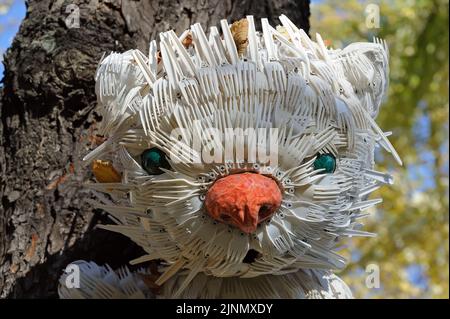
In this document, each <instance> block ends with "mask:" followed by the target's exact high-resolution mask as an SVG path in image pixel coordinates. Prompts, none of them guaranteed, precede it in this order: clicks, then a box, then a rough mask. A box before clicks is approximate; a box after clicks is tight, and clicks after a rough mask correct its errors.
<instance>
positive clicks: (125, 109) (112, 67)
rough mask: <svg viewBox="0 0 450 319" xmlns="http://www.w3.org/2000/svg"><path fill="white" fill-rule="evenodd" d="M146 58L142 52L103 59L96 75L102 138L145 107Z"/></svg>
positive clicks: (113, 54) (113, 55)
mask: <svg viewBox="0 0 450 319" xmlns="http://www.w3.org/2000/svg"><path fill="white" fill-rule="evenodd" d="M146 59H147V58H146V57H145V56H144V55H143V54H142V53H141V52H140V51H139V50H130V51H127V52H124V53H114V52H113V53H111V54H109V55H108V56H106V57H104V58H103V59H102V60H101V61H100V63H99V66H98V68H97V71H96V74H95V93H96V95H97V108H96V111H97V112H98V113H99V114H100V115H101V116H102V121H101V126H100V128H99V134H101V135H111V134H113V133H114V132H115V131H116V130H117V128H118V127H120V126H121V124H122V123H123V122H124V120H125V119H127V118H129V117H130V115H133V114H135V113H136V112H137V111H139V109H140V108H141V107H142V95H141V93H142V91H143V90H144V89H145V86H146V84H147V77H146V74H145V71H146V69H144V70H143V68H142V67H141V64H145V68H147V69H148V66H147V62H146Z"/></svg>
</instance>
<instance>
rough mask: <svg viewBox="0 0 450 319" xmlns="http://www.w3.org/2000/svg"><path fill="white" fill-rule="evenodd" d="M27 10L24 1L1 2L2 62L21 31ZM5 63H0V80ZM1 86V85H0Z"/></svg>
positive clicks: (0, 41) (0, 43) (0, 33)
mask: <svg viewBox="0 0 450 319" xmlns="http://www.w3.org/2000/svg"><path fill="white" fill-rule="evenodd" d="M25 13H26V8H25V1H23V0H0V61H1V62H3V54H4V53H5V51H6V50H7V49H8V48H9V47H10V45H11V42H12V40H13V38H14V36H15V35H16V33H17V31H18V30H19V26H20V22H21V21H22V20H23V18H24V17H25ZM3 71H4V67H3V63H0V78H1V79H3ZM0 85H1V84H0Z"/></svg>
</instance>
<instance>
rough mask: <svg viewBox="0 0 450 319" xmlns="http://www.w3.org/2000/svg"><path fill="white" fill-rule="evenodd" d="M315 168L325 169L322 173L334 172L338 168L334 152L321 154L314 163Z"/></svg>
mask: <svg viewBox="0 0 450 319" xmlns="http://www.w3.org/2000/svg"><path fill="white" fill-rule="evenodd" d="M313 166H314V169H315V170H317V169H325V170H324V171H322V172H321V173H322V174H326V173H333V172H334V170H335V169H336V158H335V157H334V156H333V155H332V154H320V155H318V156H317V158H316V160H315V161H314V163H313Z"/></svg>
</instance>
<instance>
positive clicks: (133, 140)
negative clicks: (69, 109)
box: [85, 16, 399, 285]
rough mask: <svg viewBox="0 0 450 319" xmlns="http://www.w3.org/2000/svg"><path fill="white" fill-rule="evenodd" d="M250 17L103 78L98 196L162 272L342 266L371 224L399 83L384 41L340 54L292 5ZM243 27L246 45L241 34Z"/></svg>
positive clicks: (125, 57)
mask: <svg viewBox="0 0 450 319" xmlns="http://www.w3.org/2000/svg"><path fill="white" fill-rule="evenodd" d="M280 20H281V22H282V24H283V27H281V28H277V29H275V28H273V27H271V26H270V25H269V24H268V23H267V20H266V19H263V20H262V26H263V30H262V32H256V31H255V27H254V23H253V18H252V17H247V19H245V20H241V21H240V22H238V23H237V24H233V26H232V27H231V28H230V27H229V25H228V24H227V22H226V21H222V23H221V26H222V34H221V35H220V34H219V31H218V30H217V29H216V28H211V31H210V34H209V38H207V37H206V35H205V33H204V31H203V30H202V28H201V27H200V25H199V24H196V25H193V26H192V27H191V29H190V30H188V31H186V32H185V33H183V35H182V36H181V37H180V38H179V37H177V36H176V35H175V33H174V32H173V31H169V32H166V33H162V34H161V35H160V38H161V41H160V42H159V49H158V46H157V43H156V42H155V41H152V43H151V45H150V54H149V57H150V58H149V59H148V58H147V57H146V56H145V55H144V54H142V53H141V52H140V51H138V50H131V51H128V52H125V53H122V54H117V53H112V54H110V55H109V56H107V57H106V58H105V59H103V60H102V61H101V63H100V65H99V68H98V71H97V74H96V89H97V96H98V102H99V112H100V114H101V115H102V116H103V121H102V132H101V133H102V134H104V135H105V136H106V137H107V140H106V141H105V142H104V143H103V144H101V145H100V146H99V147H98V148H96V149H95V150H93V151H92V152H91V153H90V154H89V155H88V156H87V157H86V158H85V160H86V161H88V162H93V163H94V165H93V167H94V175H95V176H96V179H97V183H93V184H91V185H90V187H92V188H93V189H95V190H97V191H100V192H101V193H106V195H104V194H103V195H102V194H100V193H99V194H98V196H99V203H97V205H96V206H97V207H99V208H103V209H104V210H106V211H108V212H109V213H110V214H111V215H112V216H113V217H114V218H115V220H116V222H117V225H107V226H103V228H106V229H109V230H112V231H117V232H120V233H122V234H124V235H126V236H128V237H130V238H131V239H132V240H133V241H134V242H136V243H137V244H139V245H140V246H142V247H143V248H144V250H145V251H146V252H147V255H146V256H143V257H142V258H139V260H136V261H135V262H142V261H147V260H152V259H161V260H164V261H165V262H167V265H168V266H167V268H166V269H165V270H164V273H163V275H162V276H161V278H160V279H159V280H158V282H157V283H159V284H162V283H163V282H164V281H166V280H167V279H168V278H170V277H171V276H172V275H174V274H175V273H177V272H178V271H180V270H182V269H185V270H188V272H189V275H188V276H187V279H186V283H185V285H187V284H188V282H189V281H190V280H191V279H192V278H193V277H194V276H195V275H196V274H197V273H199V272H204V273H206V274H207V275H213V276H218V277H243V278H246V277H247V278H248V277H256V276H259V275H264V274H283V273H288V272H293V271H296V270H298V269H300V268H307V269H310V268H326V269H334V268H342V267H343V266H344V265H345V260H344V259H343V258H342V257H341V256H339V255H338V254H336V253H335V250H336V249H337V248H339V247H338V246H339V244H340V241H341V239H342V238H344V237H349V236H366V235H370V234H368V233H366V232H364V231H362V230H360V226H361V225H360V224H359V220H360V218H361V217H363V216H364V214H365V213H364V210H365V209H367V208H369V207H371V206H373V205H375V204H377V203H379V200H367V195H368V194H369V193H370V192H372V191H373V190H375V189H377V188H378V187H379V186H380V185H381V184H383V183H391V177H390V176H389V175H387V174H383V173H380V172H377V171H374V170H373V167H374V156H373V154H374V148H375V147H376V146H377V145H379V146H381V147H383V148H385V149H386V150H388V151H389V152H391V153H392V154H394V156H395V157H396V159H398V160H399V158H398V155H397V154H396V153H395V150H394V149H393V148H392V146H391V144H390V143H389V141H388V140H387V138H386V136H385V134H384V133H383V132H382V131H381V130H380V129H379V128H378V126H377V125H376V123H375V122H374V117H375V116H376V114H377V113H378V109H379V106H380V103H381V100H382V98H383V96H384V94H385V90H386V86H387V72H388V66H387V63H388V54H387V49H386V45H385V43H381V42H379V41H376V43H355V44H351V45H349V46H348V47H346V48H344V49H342V50H334V49H327V48H326V47H325V45H324V43H323V41H322V39H321V38H320V36H319V35H317V37H316V41H317V42H314V41H312V40H311V39H309V37H308V36H307V35H306V34H305V33H304V32H303V31H302V30H299V29H297V28H296V27H295V26H294V25H293V24H292V22H290V21H289V20H288V19H287V18H286V17H285V16H281V17H280ZM239 37H241V38H242V37H243V38H244V41H237V39H238V38H239Z"/></svg>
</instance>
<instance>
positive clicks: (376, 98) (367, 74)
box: [338, 38, 389, 118]
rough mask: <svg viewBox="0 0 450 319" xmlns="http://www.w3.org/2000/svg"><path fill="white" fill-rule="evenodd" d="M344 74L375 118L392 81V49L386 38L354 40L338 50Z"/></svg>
mask: <svg viewBox="0 0 450 319" xmlns="http://www.w3.org/2000/svg"><path fill="white" fill-rule="evenodd" d="M338 55H339V60H340V62H341V64H342V67H343V71H344V75H345V77H346V79H347V81H349V82H350V83H351V85H352V87H353V89H354V92H355V94H356V96H357V98H358V99H359V100H360V102H361V104H362V105H363V106H364V107H365V108H366V110H367V111H368V112H369V114H370V115H371V117H372V118H376V116H377V115H378V111H379V109H380V106H381V103H382V102H384V100H385V98H386V95H387V89H388V85H389V50H388V47H387V44H386V41H384V40H380V39H377V38H375V40H374V43H368V42H364V43H363V42H357V43H352V44H350V45H349V46H347V47H346V48H344V49H343V50H342V51H340V52H339V54H338Z"/></svg>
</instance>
